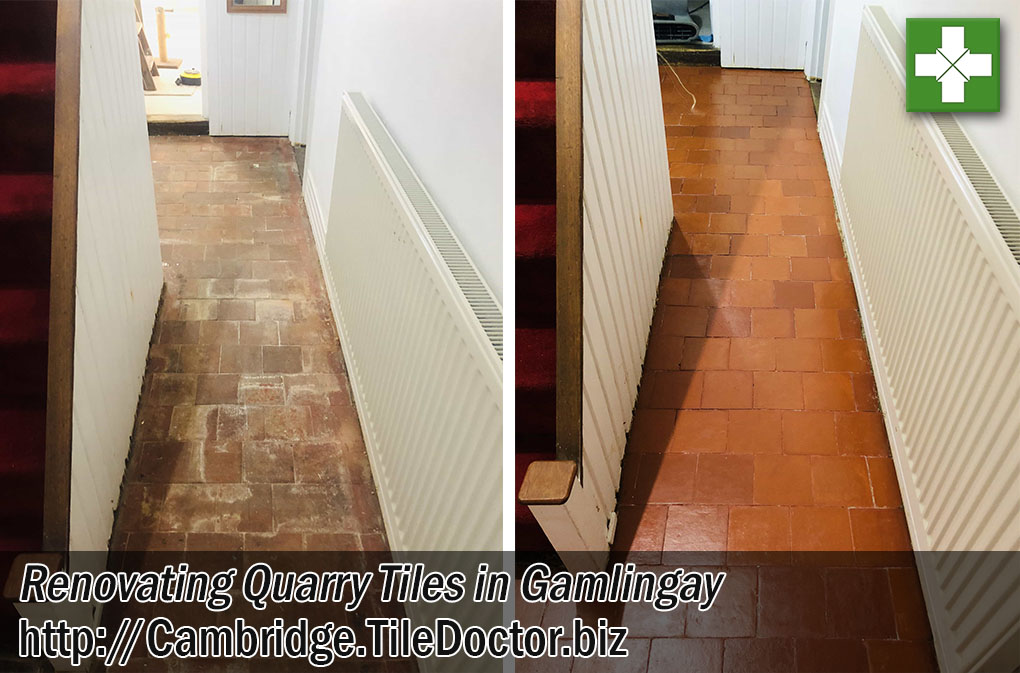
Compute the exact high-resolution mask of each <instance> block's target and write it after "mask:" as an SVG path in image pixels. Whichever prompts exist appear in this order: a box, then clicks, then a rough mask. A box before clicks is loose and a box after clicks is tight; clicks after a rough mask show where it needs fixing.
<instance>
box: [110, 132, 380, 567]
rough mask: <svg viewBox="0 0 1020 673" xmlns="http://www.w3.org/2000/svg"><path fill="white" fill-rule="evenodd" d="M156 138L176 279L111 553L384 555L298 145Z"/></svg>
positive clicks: (162, 210) (158, 180) (169, 276)
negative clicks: (357, 552) (306, 199)
mask: <svg viewBox="0 0 1020 673" xmlns="http://www.w3.org/2000/svg"><path fill="white" fill-rule="evenodd" d="M150 147H151V154H152V161H153V164H152V170H153V177H154V181H155V190H156V204H157V213H158V219H159V233H160V242H161V247H162V256H163V270H164V277H165V282H166V287H165V294H164V297H163V303H162V307H161V309H160V312H159V315H158V317H157V324H156V328H155V332H154V338H153V341H154V343H153V344H152V346H151V348H150V351H149V361H148V367H147V371H146V375H145V382H144V385H143V390H142V398H141V403H140V406H139V410H138V416H137V420H136V428H135V433H134V437H133V442H132V450H131V458H130V462H129V466H128V472H127V476H126V478H125V487H124V491H123V494H122V499H121V504H120V508H119V510H118V515H117V522H116V526H115V532H114V540H113V547H114V548H115V549H126V550H175V551H177V550H366V551H374V550H386V549H387V541H386V535H385V531H384V529H383V524H382V516H381V513H380V509H379V501H378V498H377V497H376V494H375V492H374V488H373V483H372V475H371V471H370V467H369V463H368V456H367V454H366V451H365V444H364V441H363V439H362V436H361V430H360V426H359V424H358V416H357V411H356V409H355V407H354V404H353V402H352V400H351V395H350V390H349V385H348V380H347V375H346V372H345V370H344V363H343V358H342V355H341V351H340V345H339V342H338V339H337V335H336V331H335V329H334V326H333V324H332V319H331V317H330V312H329V306H328V302H327V298H326V293H325V286H324V284H323V279H322V274H321V271H320V268H319V264H318V260H317V257H316V253H315V247H314V242H313V239H312V233H311V229H310V227H309V223H308V219H307V217H306V215H305V210H304V204H303V202H302V201H301V186H300V183H299V180H298V173H297V168H296V165H295V163H294V155H293V152H292V150H291V148H290V146H289V144H288V143H287V142H286V141H285V140H282V139H255V138H209V137H154V138H152V139H151V142H150Z"/></svg>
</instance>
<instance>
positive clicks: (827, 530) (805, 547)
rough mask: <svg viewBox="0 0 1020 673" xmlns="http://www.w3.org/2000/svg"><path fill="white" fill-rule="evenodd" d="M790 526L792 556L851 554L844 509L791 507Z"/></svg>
mask: <svg viewBox="0 0 1020 673" xmlns="http://www.w3.org/2000/svg"><path fill="white" fill-rule="evenodd" d="M790 524H791V529H792V532H793V550H794V551H795V552H798V551H799V552H813V551H853V548H854V546H853V538H852V537H851V535H850V513H849V511H848V510H847V508H846V507H794V508H792V509H791V510H790Z"/></svg>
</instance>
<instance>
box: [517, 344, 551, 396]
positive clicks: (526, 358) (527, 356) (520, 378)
mask: <svg viewBox="0 0 1020 673" xmlns="http://www.w3.org/2000/svg"><path fill="white" fill-rule="evenodd" d="M515 334H516V342H515V343H516V344H517V346H516V348H517V356H516V357H517V367H516V385H517V388H518V389H533V390H539V389H543V388H545V389H549V388H554V387H555V386H556V330H554V329H517V330H515Z"/></svg>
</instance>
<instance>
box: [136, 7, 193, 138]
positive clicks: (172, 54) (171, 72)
mask: <svg viewBox="0 0 1020 673" xmlns="http://www.w3.org/2000/svg"><path fill="white" fill-rule="evenodd" d="M135 11H136V17H140V19H141V20H140V23H139V25H138V26H137V28H138V41H139V51H140V53H141V63H142V87H143V89H144V90H145V114H146V117H147V119H148V121H149V122H150V123H151V122H198V121H204V120H205V119H206V115H205V112H204V101H203V91H202V85H201V82H202V80H201V74H202V72H203V67H202V66H203V63H202V61H203V59H202V51H203V50H202V16H201V0H135ZM146 52H148V53H146Z"/></svg>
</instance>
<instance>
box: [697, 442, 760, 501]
mask: <svg viewBox="0 0 1020 673" xmlns="http://www.w3.org/2000/svg"><path fill="white" fill-rule="evenodd" d="M754 461H755V457H754V456H749V455H719V454H708V453H706V454H702V455H700V456H698V468H697V476H696V477H695V481H694V502H697V503H710V504H726V505H732V504H751V502H752V501H753V485H754V464H755V463H754Z"/></svg>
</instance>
